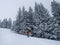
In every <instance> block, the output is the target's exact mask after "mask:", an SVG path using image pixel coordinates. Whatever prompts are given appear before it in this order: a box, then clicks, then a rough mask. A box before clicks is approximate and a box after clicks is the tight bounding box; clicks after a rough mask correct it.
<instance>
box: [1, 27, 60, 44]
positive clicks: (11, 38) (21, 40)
mask: <svg viewBox="0 0 60 45" xmlns="http://www.w3.org/2000/svg"><path fill="white" fill-rule="evenodd" d="M0 45H60V41H53V40H48V39H42V38H33V37H29V38H28V37H27V36H23V35H19V34H15V33H13V32H12V31H10V30H9V29H2V28H0Z"/></svg>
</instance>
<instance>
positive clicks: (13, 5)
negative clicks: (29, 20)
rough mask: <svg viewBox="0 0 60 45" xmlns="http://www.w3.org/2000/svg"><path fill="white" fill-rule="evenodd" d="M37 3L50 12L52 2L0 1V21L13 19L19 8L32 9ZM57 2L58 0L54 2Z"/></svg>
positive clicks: (42, 0) (27, 0) (38, 0)
mask: <svg viewBox="0 0 60 45" xmlns="http://www.w3.org/2000/svg"><path fill="white" fill-rule="evenodd" d="M35 1H36V2H37V3H40V2H41V3H42V4H43V5H44V6H45V7H46V8H47V9H48V10H49V11H50V10H51V7H50V4H51V1H52V0H0V19H4V18H9V17H10V18H12V19H13V20H14V19H15V17H16V15H17V11H18V9H19V7H23V6H25V8H26V10H27V9H28V7H29V6H31V7H32V8H33V7H34V5H35ZM56 1H59V2H60V0H56Z"/></svg>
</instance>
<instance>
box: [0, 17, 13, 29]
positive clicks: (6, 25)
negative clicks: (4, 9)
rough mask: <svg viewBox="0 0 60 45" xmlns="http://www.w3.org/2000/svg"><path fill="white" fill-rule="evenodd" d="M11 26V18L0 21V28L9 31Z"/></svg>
mask: <svg viewBox="0 0 60 45" xmlns="http://www.w3.org/2000/svg"><path fill="white" fill-rule="evenodd" d="M11 26H12V20H11V18H9V19H8V20H7V18H5V19H3V20H2V21H1V20H0V28H8V29H11Z"/></svg>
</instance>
